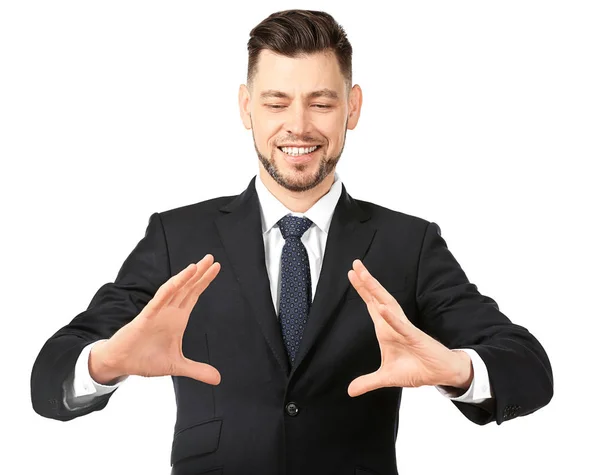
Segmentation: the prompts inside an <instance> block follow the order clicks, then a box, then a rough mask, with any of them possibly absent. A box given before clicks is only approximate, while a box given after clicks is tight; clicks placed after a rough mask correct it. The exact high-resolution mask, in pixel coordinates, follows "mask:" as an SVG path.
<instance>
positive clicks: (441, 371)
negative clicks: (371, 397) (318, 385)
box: [348, 259, 473, 397]
mask: <svg viewBox="0 0 600 475" xmlns="http://www.w3.org/2000/svg"><path fill="white" fill-rule="evenodd" d="M352 267H353V269H352V270H350V271H348V278H349V279H350V282H351V284H352V285H353V286H354V288H355V289H356V291H357V292H358V294H359V295H360V296H361V297H362V299H363V301H364V302H365V303H366V304H367V309H368V311H369V314H370V315H371V318H372V320H373V324H374V325H375V334H376V336H377V340H378V341H379V348H380V350H381V366H380V367H379V369H378V370H377V371H375V372H374V373H369V374H365V375H363V376H359V377H358V378H356V379H354V380H353V381H352V382H351V383H350V386H348V394H349V395H350V396H352V397H355V396H360V395H361V394H364V393H366V392H368V391H373V390H374V389H378V388H384V387H415V388H416V387H419V386H425V385H430V386H436V385H441V386H451V387H454V388H461V389H467V388H468V387H469V386H470V384H471V381H472V380H473V367H472V365H471V358H470V357H469V355H468V354H467V353H466V352H464V351H460V350H450V349H448V348H446V347H445V346H444V345H443V344H441V343H440V342H439V341H437V340H436V339H434V338H432V337H430V336H429V335H428V334H427V333H425V332H423V331H422V330H420V329H419V328H417V327H416V326H414V325H413V324H412V323H411V322H410V321H409V319H408V318H407V317H406V315H405V314H404V311H403V310H402V308H401V307H400V304H399V303H398V301H397V300H396V299H395V298H394V297H393V296H392V295H391V294H390V293H389V292H388V291H387V290H386V289H385V288H384V287H383V286H382V285H381V284H380V283H379V282H378V281H377V279H375V278H374V277H373V276H372V275H371V274H370V273H369V271H368V270H367V268H366V267H365V266H364V264H363V263H362V262H361V261H360V260H359V259H355V260H354V262H353V265H352Z"/></svg>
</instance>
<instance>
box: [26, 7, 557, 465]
mask: <svg viewBox="0 0 600 475" xmlns="http://www.w3.org/2000/svg"><path fill="white" fill-rule="evenodd" d="M250 35H251V38H250V41H249V43H248V50H249V63H248V77H247V84H245V85H241V86H240V90H239V105H240V115H241V118H242V121H243V124H244V126H245V127H246V128H247V129H249V130H251V131H252V135H253V138H254V146H255V149H256V153H257V155H258V161H259V173H258V177H253V178H252V180H251V181H250V183H249V185H248V187H247V189H246V190H244V192H243V193H241V194H239V195H237V196H224V197H219V198H215V199H212V200H207V201H203V202H199V203H195V204H192V205H189V206H184V207H181V208H177V209H172V210H168V211H164V212H161V213H153V214H152V216H151V217H150V220H149V224H148V227H147V229H146V234H145V236H144V237H143V238H142V239H141V240H140V242H139V243H138V244H137V246H136V247H135V248H134V249H133V251H132V252H131V254H130V255H129V256H128V258H127V259H126V260H125V262H124V263H123V266H122V267H121V269H120V271H119V273H118V275H117V278H116V279H115V282H111V283H107V284H105V285H103V286H102V287H101V288H100V289H99V290H98V291H97V293H96V294H95V296H94V298H93V299H92V302H91V303H90V305H89V307H88V309H87V310H85V311H84V312H82V313H80V314H79V315H77V316H76V317H75V318H74V319H73V320H72V321H71V322H70V323H69V324H68V325H66V326H64V327H63V328H61V329H60V330H59V331H58V332H57V333H56V334H55V335H53V336H52V337H51V338H50V339H49V340H48V341H47V342H46V344H45V345H44V347H43V348H42V350H41V351H40V354H39V356H38V358H37V360H36V362H35V364H34V367H33V371H32V379H31V391H32V393H31V394H32V402H33V407H34V409H35V410H36V412H38V413H39V414H41V415H43V416H45V417H50V418H54V419H59V420H70V419H73V418H75V417H79V416H82V415H85V414H88V413H90V412H92V411H97V410H101V409H103V408H104V407H105V406H106V404H107V403H108V400H109V398H110V397H111V395H112V394H114V391H115V389H116V388H117V387H119V385H121V384H122V383H123V381H124V379H126V378H127V376H128V375H142V376H162V375H170V376H172V378H173V383H174V387H175V395H176V401H177V421H176V427H175V433H174V439H173V447H172V455H171V463H172V465H173V468H172V473H173V474H192V473H194V474H196V473H210V474H217V473H231V474H237V473H244V474H250V473H256V474H283V473H285V474H306V473H311V474H315V475H318V474H330V473H336V474H392V473H397V468H396V461H395V441H396V434H397V430H398V409H399V405H400V400H401V395H402V388H403V387H418V386H423V385H431V386H436V387H437V388H438V389H439V390H440V392H442V393H443V394H444V395H445V396H447V397H449V398H450V399H451V400H452V401H453V403H454V405H455V406H456V407H457V408H458V409H459V410H460V411H461V412H462V413H463V414H464V415H465V416H466V417H467V418H469V419H470V420H471V421H473V422H475V423H477V424H487V423H489V422H491V421H496V423H497V424H501V423H502V422H503V421H506V420H509V419H511V418H514V417H517V416H522V415H526V414H530V413H532V412H534V411H536V410H537V409H539V408H541V407H542V406H544V405H546V404H547V403H548V402H549V401H550V399H551V397H552V394H553V379H552V370H551V367H550V362H549V360H548V357H547V355H546V353H545V351H544V349H543V348H542V346H541V345H540V343H539V342H538V341H537V340H536V339H535V337H533V335H531V334H530V333H529V332H528V331H527V329H525V328H523V327H521V326H519V325H516V324H514V323H512V322H511V321H510V320H509V319H508V318H507V317H506V316H505V315H504V314H502V313H501V312H500V311H499V309H498V306H497V305H496V302H495V301H494V300H492V299H491V298H489V297H487V296H484V295H482V294H480V293H479V292H478V290H477V288H476V286H475V285H474V284H472V283H470V282H469V281H468V280H467V278H466V275H465V273H464V272H463V271H462V269H461V267H460V266H459V264H458V263H457V261H456V260H455V259H454V257H453V256H452V254H451V253H450V251H449V250H448V248H447V246H446V243H445V241H444V239H443V238H442V237H441V233H440V229H439V227H438V225H437V224H436V223H434V222H428V221H426V220H423V219H421V218H418V217H414V216H410V215H407V214H404V213H401V212H397V211H393V210H390V209H387V208H384V207H381V206H378V205H376V204H373V203H370V202H367V201H361V200H356V199H353V198H352V197H351V196H350V195H349V194H348V193H347V191H346V189H345V187H344V185H343V184H342V183H341V181H340V178H339V175H338V174H337V173H336V171H335V167H336V164H337V162H338V160H339V159H340V157H341V154H342V151H343V148H344V143H345V137H346V131H347V130H348V129H354V127H356V124H357V122H358V118H359V116H360V110H361V105H362V92H361V89H360V87H359V86H358V85H354V86H352V73H351V71H352V64H351V56H352V48H351V46H350V43H349V42H348V40H347V38H346V35H345V32H344V30H343V29H342V28H341V27H340V25H338V24H337V23H336V22H335V20H334V19H333V18H332V17H331V16H330V15H328V14H326V13H324V12H315V11H306V10H287V11H283V12H277V13H274V14H272V15H270V16H269V17H268V18H266V19H265V20H264V21H263V22H261V23H260V24H259V25H258V26H256V27H255V28H254V29H253V30H252V31H251V34H250Z"/></svg>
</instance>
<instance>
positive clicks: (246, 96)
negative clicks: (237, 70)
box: [238, 84, 252, 130]
mask: <svg viewBox="0 0 600 475" xmlns="http://www.w3.org/2000/svg"><path fill="white" fill-rule="evenodd" d="M238 102H239V106H240V117H241V118H242V122H243V123H244V127H246V129H247V130H250V129H252V120H251V119H250V91H249V90H248V87H247V86H246V85H245V84H240V90H239V93H238Z"/></svg>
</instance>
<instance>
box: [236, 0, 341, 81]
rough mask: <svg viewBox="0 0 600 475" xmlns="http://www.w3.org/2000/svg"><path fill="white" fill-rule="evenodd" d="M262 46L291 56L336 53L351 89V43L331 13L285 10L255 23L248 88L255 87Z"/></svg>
mask: <svg viewBox="0 0 600 475" xmlns="http://www.w3.org/2000/svg"><path fill="white" fill-rule="evenodd" d="M263 49H268V50H271V51H273V52H274V53H277V54H281V55H283V56H287V57H290V58H295V57H297V56H300V55H302V54H311V53H318V52H331V53H334V54H335V56H336V58H337V60H338V64H339V66H340V71H341V72H342V75H343V76H344V79H345V80H346V85H347V89H346V90H347V92H349V91H350V89H351V88H352V46H351V45H350V42H349V41H348V38H347V37H346V32H345V31H344V29H343V28H342V26H341V25H340V24H339V23H338V22H336V21H335V20H334V19H333V17H332V16H331V15H330V14H328V13H325V12H320V11H314V10H283V11H280V12H275V13H272V14H271V15H269V16H268V17H267V18H265V19H264V20H263V21H261V22H260V23H259V24H258V25H256V26H255V27H254V28H253V29H252V31H250V39H249V40H248V77H247V83H248V87H252V81H253V80H254V76H255V75H256V70H257V63H258V55H259V53H260V52H261V51H262V50H263Z"/></svg>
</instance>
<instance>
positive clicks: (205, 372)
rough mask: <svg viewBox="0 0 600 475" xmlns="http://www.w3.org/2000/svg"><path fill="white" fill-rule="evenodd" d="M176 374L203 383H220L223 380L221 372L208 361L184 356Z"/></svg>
mask: <svg viewBox="0 0 600 475" xmlns="http://www.w3.org/2000/svg"><path fill="white" fill-rule="evenodd" d="M175 372H176V374H174V376H185V377H187V378H192V379H195V380H197V381H202V382H203V383H207V384H212V385H213V386H216V385H218V384H219V383H220V382H221V373H219V371H218V370H217V369H216V368H215V367H214V366H211V365H209V364H206V363H199V362H198V361H194V360H190V359H189V358H185V357H184V358H183V360H182V361H181V363H180V364H179V366H178V368H177V369H176V371H175Z"/></svg>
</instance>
